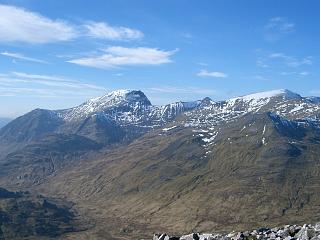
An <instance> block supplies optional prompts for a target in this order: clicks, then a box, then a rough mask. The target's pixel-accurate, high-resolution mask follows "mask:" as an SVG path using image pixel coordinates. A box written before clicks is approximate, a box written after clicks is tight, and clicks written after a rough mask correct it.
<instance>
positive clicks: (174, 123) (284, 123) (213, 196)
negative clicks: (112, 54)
mask: <svg viewBox="0 0 320 240" xmlns="http://www.w3.org/2000/svg"><path fill="white" fill-rule="evenodd" d="M319 117H320V104H319V103H318V101H316V100H315V98H308V97H302V96H300V95H298V94H295V93H292V92H290V91H288V90H274V91H268V92H262V93H255V94H249V95H245V96H241V97H237V98H232V99H229V100H226V101H219V102H215V101H212V100H211V99H210V98H205V99H203V100H202V101H195V102H188V103H185V102H177V103H173V104H168V105H165V106H154V105H152V104H151V103H150V101H149V100H148V99H147V97H146V96H145V95H144V94H143V93H142V92H141V91H129V90H121V91H116V92H112V93H108V94H106V95H105V96H102V97H100V98H96V99H92V100H89V101H87V102H85V103H84V104H81V105H80V106H77V107H74V108H71V109H65V110H56V111H51V110H42V109H36V110H34V111H31V112H30V113H28V114H26V115H24V116H21V117H19V118H17V119H15V120H14V121H12V122H11V123H9V124H8V125H7V126H5V127H4V128H2V129H1V130H0V153H1V154H2V156H1V157H0V183H1V184H2V185H3V186H9V187H13V188H17V186H23V187H25V186H28V187H31V188H33V187H34V186H38V185H40V188H39V189H44V190H47V191H49V192H51V191H52V192H54V193H57V194H58V195H59V194H62V195H65V196H66V197H71V198H73V199H72V200H75V201H76V202H78V201H79V202H80V201H85V203H86V204H92V205H90V206H88V209H96V206H97V205H96V204H97V203H99V208H101V209H104V211H105V212H106V213H108V214H110V216H114V215H117V216H120V218H121V219H126V218H129V219H139V225H140V224H144V226H146V225H147V224H152V225H153V226H157V225H159V224H160V223H161V224H163V223H164V224H165V225H164V227H167V229H169V228H170V227H174V228H175V229H176V227H181V228H180V229H179V231H184V228H185V226H191V227H193V226H200V225H201V226H202V227H203V228H202V229H203V230H207V229H208V228H212V229H213V228H216V227H221V228H222V227H223V228H224V227H230V226H237V227H241V226H243V225H242V224H243V222H241V221H246V222H248V219H249V222H250V223H252V224H255V223H257V222H258V223H260V224H261V225H265V224H267V223H268V224H275V223H281V222H283V221H287V220H288V219H292V221H293V222H305V221H306V220H310V221H314V220H315V219H316V218H318V216H319V214H320V210H319V207H318V206H319V199H320V193H319V192H318V191H314V189H319V173H320V169H319V154H320V128H319V125H320V124H319V123H320V121H319ZM4 184H6V185H4ZM159 189H160V191H159ZM137 199H138V200H139V201H138V202H139V204H137ZM84 206H85V205H84ZM213 206H214V207H213ZM239 206H241V208H239ZM88 211H89V210H88ZM95 212H97V211H95ZM141 213H143V215H144V217H143V218H141ZM92 214H93V215H94V214H95V213H92ZM154 216H157V217H154ZM194 216H196V218H195V217H194ZM229 216H231V218H229ZM243 216H245V218H244V217H243ZM99 217H101V215H99ZM99 219H100V218H99ZM141 221H142V222H141ZM143 221H146V222H143ZM177 223H179V224H177ZM180 223H182V225H181V224H180ZM190 223H191V224H190ZM199 224H200V225H199ZM202 224H203V225H202Z"/></svg>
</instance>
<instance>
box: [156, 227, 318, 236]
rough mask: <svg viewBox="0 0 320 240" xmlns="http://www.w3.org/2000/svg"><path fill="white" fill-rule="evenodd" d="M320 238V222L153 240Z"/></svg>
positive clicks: (193, 234) (164, 234)
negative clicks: (225, 233)
mask: <svg viewBox="0 0 320 240" xmlns="http://www.w3.org/2000/svg"><path fill="white" fill-rule="evenodd" d="M265 239H274V240H281V239H285V240H320V223H317V224H315V225H311V224H308V225H307V224H305V225H303V226H297V225H286V226H284V227H282V228H278V227H275V228H265V227H263V228H259V229H255V230H253V231H245V232H231V233H229V234H227V235H223V234H200V233H192V234H189V235H184V236H180V237H179V236H169V235H167V234H166V233H163V234H154V236H153V240H265Z"/></svg>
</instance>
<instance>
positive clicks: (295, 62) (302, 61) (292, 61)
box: [268, 53, 313, 67]
mask: <svg viewBox="0 0 320 240" xmlns="http://www.w3.org/2000/svg"><path fill="white" fill-rule="evenodd" d="M268 57H269V58H270V59H280V60H282V61H284V63H285V64H286V65H287V66H288V67H300V66H302V65H312V63H313V61H312V57H311V56H308V57H303V58H297V57H293V56H288V55H286V54H284V53H271V54H270V55H269V56H268Z"/></svg>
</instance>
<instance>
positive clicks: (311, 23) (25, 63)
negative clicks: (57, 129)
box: [0, 0, 320, 117]
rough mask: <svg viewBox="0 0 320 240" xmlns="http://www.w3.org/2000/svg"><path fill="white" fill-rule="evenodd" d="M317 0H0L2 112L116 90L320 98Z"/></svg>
mask: <svg viewBox="0 0 320 240" xmlns="http://www.w3.org/2000/svg"><path fill="white" fill-rule="evenodd" d="M319 9H320V2H319V1H317V0H309V1H302V0H282V1H278V0H268V1H267V0H260V1H258V0H256V1H253V0H233V1H231V0H219V1H217V0H189V1H184V0H161V1H148V0H133V1H132V0H91V1H86V0H78V1H77V3H76V4H75V1H62V0H55V1H53V0H11V1H3V0H2V1H1V0H0V116H9V117H16V116H18V115H21V114H23V113H25V112H27V111H30V110H31V109H34V108H38V107H39V108H49V109H60V108H67V107H71V106H75V105H77V104H80V103H82V102H83V101H85V100H86V99H88V98H91V97H96V96H100V95H103V94H104V93H105V92H107V91H112V90H115V89H119V88H121V89H123V88H125V89H141V90H143V91H144V92H145V93H146V94H147V96H148V97H149V98H150V100H151V101H152V103H154V104H164V103H168V102H173V101H177V100H195V99H201V98H203V97H206V96H210V97H211V98H212V99H214V100H221V99H226V98H229V97H234V96H237V95H243V94H246V93H252V92H258V91H265V90H271V89H279V88H287V89H290V90H292V91H295V92H298V93H300V94H302V95H320V80H319V76H320V70H319V69H320V68H319V64H320V63H319V58H320V47H319V42H320V28H319V27H318V24H319V22H320V16H319V13H318V10H319Z"/></svg>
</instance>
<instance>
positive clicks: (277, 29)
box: [264, 17, 295, 42]
mask: <svg viewBox="0 0 320 240" xmlns="http://www.w3.org/2000/svg"><path fill="white" fill-rule="evenodd" d="M294 31H295V24H294V23H291V22H289V21H288V20H287V19H286V18H284V17H274V18H271V19H269V21H268V23H267V24H266V25H265V26H264V34H265V39H266V40H267V41H271V42H275V41H278V40H279V39H281V38H282V37H283V36H285V35H287V34H289V33H292V32H294Z"/></svg>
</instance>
